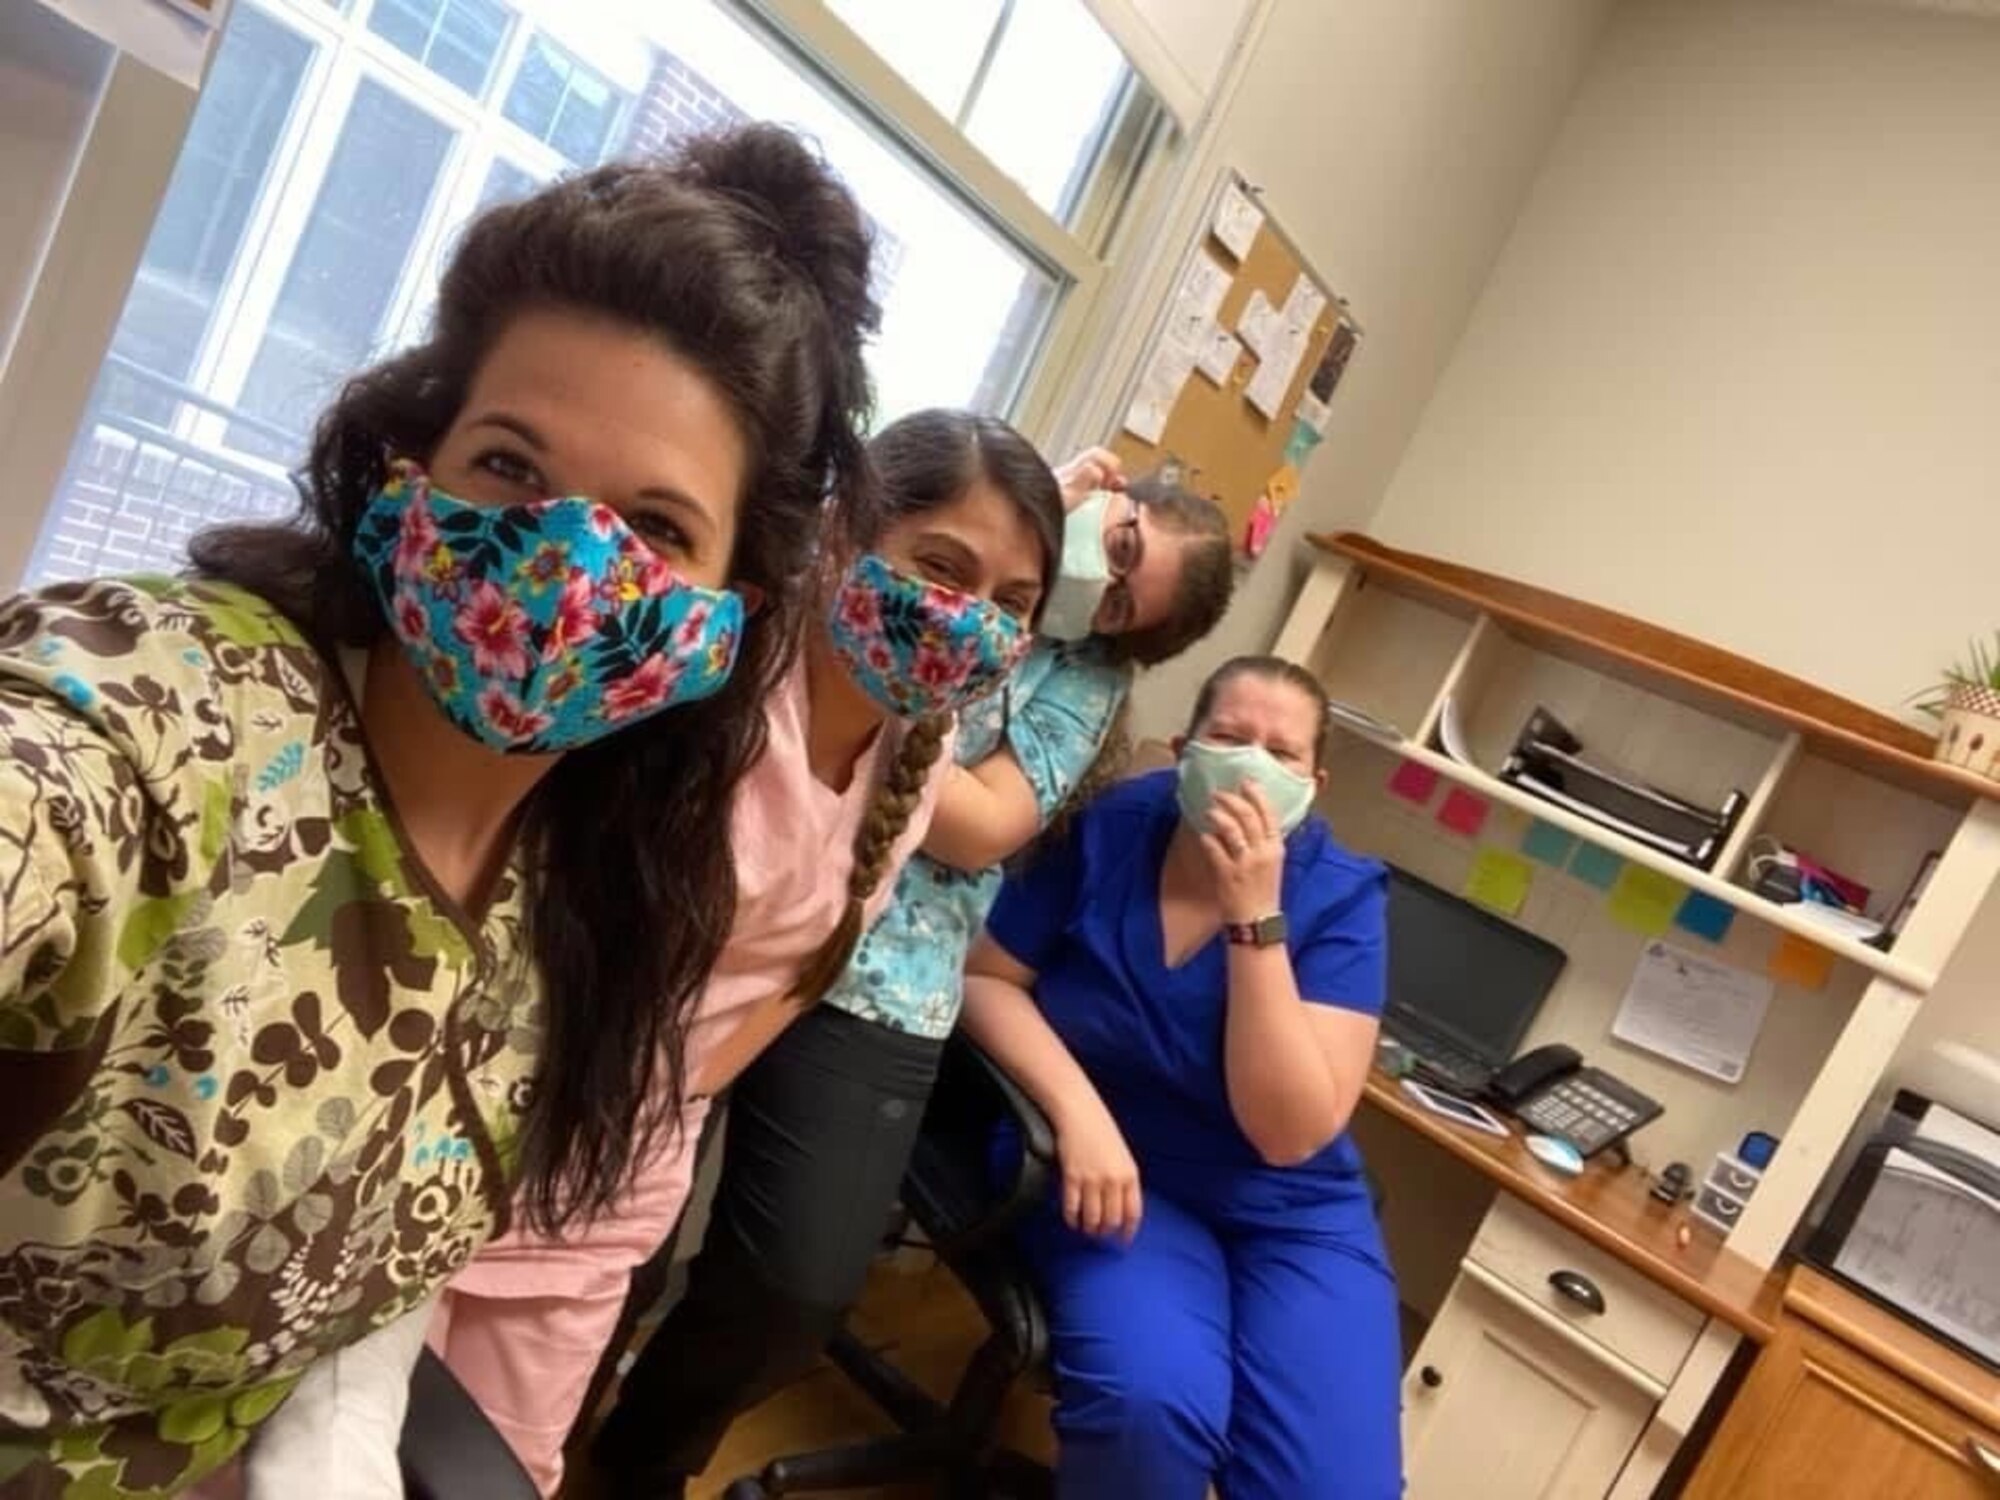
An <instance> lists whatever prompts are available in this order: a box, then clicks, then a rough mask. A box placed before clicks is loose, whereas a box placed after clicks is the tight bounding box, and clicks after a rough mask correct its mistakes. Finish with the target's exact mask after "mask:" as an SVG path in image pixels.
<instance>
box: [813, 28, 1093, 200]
mask: <svg viewBox="0 0 2000 1500" xmlns="http://www.w3.org/2000/svg"><path fill="white" fill-rule="evenodd" d="M828 3H829V6H830V8H831V9H832V11H833V12H834V14H835V15H837V16H838V17H840V19H841V20H842V21H844V22H846V24H847V25H849V26H851V27H853V28H854V31H855V33H856V34H857V35H859V36H860V37H861V39H862V40H863V41H865V42H867V43H868V45H869V46H870V47H872V48H874V50H875V51H876V52H878V53H880V54H881V56H882V59H883V61H885V62H886V63H888V64H889V65H890V66H891V67H892V68H894V69H895V70H896V71H897V72H898V73H899V74H901V75H902V77H903V79H904V80H905V81H906V82H908V83H909V84H910V85H911V86H912V87H914V88H915V89H916V90H917V91H918V92H919V93H921V94H922V95H923V96H924V97H925V98H926V99H928V100H929V101H930V102H931V103H932V104H933V105H934V106H936V108H937V109H938V110H939V112H941V113H942V114H944V115H946V116H947V117H948V118H950V119H951V120H953V121H954V122H956V123H957V124H958V125H959V126H960V127H961V128H962V129H963V130H964V131H965V133H966V135H967V136H968V137H970V139H971V141H972V143H973V144H974V145H975V146H978V147H979V148H980V149H981V150H982V151H984V152H985V153H986V154H987V155H988V156H989V157H991V158H992V159H993V162H994V164H995V165H996V166H998V167H999V168H1000V169H1001V170H1002V171H1004V172H1005V173H1006V174H1007V175H1008V176H1009V177H1012V178H1013V179H1014V180H1015V181H1016V182H1018V183H1019V184H1020V185H1021V186H1022V187H1023V188H1025V189H1027V191H1028V195H1029V196H1030V197H1032V198H1033V199H1034V200H1035V202H1036V203H1038V204H1040V205H1041V206H1042V207H1043V208H1044V209H1046V210H1047V211H1048V212H1049V213H1051V214H1053V215H1055V217H1056V218H1058V219H1061V220H1062V221H1063V222H1065V223H1070V222H1072V221H1073V220H1074V219H1075V217H1076V212H1077V209H1078V206H1079V203H1080V200H1081V196H1082V190H1083V188H1084V186H1085V185H1086V184H1085V179H1086V178H1087V176H1088V172H1089V168H1090V167H1091V166H1093V165H1094V164H1095V162H1096V160H1097V158H1098V157H1099V156H1100V154H1101V152H1102V149H1103V146H1104V143H1105V141H1106V139H1107V136H1108V133H1109V130H1110V127H1111V124H1112V121H1113V118H1114V116H1115V114H1116V112H1117V110H1118V107H1119V105H1120V103H1121V101H1122V100H1123V98H1124V97H1125V95H1126V93H1127V90H1128V86H1129V83H1130V80H1131V77H1132V70H1131V68H1130V67H1129V66H1127V64H1126V62H1125V58H1124V56H1123V54H1121V53H1120V52H1119V50H1118V48H1117V46H1116V44H1115V43H1113V41H1112V40H1111V38H1110V37H1109V36H1107V35H1106V34H1105V32H1104V28H1103V27H1101V26H1099V25H1098V24H1097V21H1096V19H1095V18H1094V17H1092V15H1091V14H1090V11H1089V8H1088V7H1087V6H1086V5H1085V4H1084V0H1006V3H1004V4H1002V3H999V0H976V3H954V4H950V5H925V6H921V7H918V6H913V5H911V4H909V3H908V0H828Z"/></svg>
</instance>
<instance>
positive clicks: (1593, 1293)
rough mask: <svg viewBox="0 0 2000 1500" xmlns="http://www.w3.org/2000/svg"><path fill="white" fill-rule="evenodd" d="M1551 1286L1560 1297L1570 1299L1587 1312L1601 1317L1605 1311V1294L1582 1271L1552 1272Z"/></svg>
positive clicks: (1550, 1274)
mask: <svg viewBox="0 0 2000 1500" xmlns="http://www.w3.org/2000/svg"><path fill="white" fill-rule="evenodd" d="M1549 1285H1550V1286H1552V1287H1554V1288H1555V1290H1556V1295H1557V1296H1558V1297H1567V1298H1569V1300H1570V1301H1572V1302H1574V1303H1575V1304H1576V1305H1577V1306H1578V1307H1581V1308H1582V1309H1583V1310H1584V1311H1585V1312H1594V1313H1598V1314H1600V1315H1601V1314H1602V1313H1603V1311H1604V1293H1602V1292H1600V1291H1599V1290H1598V1289H1597V1283H1596V1282H1594V1281H1592V1280H1591V1279H1590V1278H1589V1277H1588V1276H1586V1275H1584V1274H1583V1272H1581V1271H1551V1272H1549Z"/></svg>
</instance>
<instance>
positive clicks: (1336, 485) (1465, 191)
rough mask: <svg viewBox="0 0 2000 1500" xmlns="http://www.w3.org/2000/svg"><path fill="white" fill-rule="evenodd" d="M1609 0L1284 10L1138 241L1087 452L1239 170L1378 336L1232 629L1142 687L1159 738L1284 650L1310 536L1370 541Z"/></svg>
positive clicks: (1446, 0) (1117, 308)
mask: <svg viewBox="0 0 2000 1500" xmlns="http://www.w3.org/2000/svg"><path fill="white" fill-rule="evenodd" d="M1606 9H1607V0H1508V3H1506V4H1495V3H1493V0H1338V3H1334V0H1275V3H1274V4H1273V5H1272V6H1271V7H1270V9H1269V11H1268V13H1267V14H1266V16H1265V18H1264V20H1263V23H1262V25H1261V27H1260V28H1259V29H1258V30H1257V31H1256V32H1255V33H1254V41H1253V43H1252V50H1251V52H1250V54H1249V55H1248V57H1247V58H1246V59H1244V61H1243V62H1242V64H1241V67H1240V73H1239V77H1240V83H1239V84H1238V85H1237V87H1236V88H1235V90H1234V92H1233V94H1231V95H1229V96H1228V97H1227V98H1226V99H1225V100H1224V103H1223V105H1222V107H1221V109H1220V110H1219V112H1218V114H1217V115H1216V117H1215V118H1214V119H1212V120H1211V122H1210V123H1209V125H1208V126H1207V127H1206V129H1205V130H1204V132H1203V133H1202V135H1201V136H1200V137H1199V138H1198V139H1197V140H1196V141H1195V142H1194V144H1193V161H1192V163H1191V165H1190V168H1189V170H1188V172H1187V175H1186V178H1185V180H1184V183H1183V188H1182V191H1181V192H1180V194H1179V195H1178V196H1177V200H1176V202H1175V203H1174V204H1172V205H1170V207H1169V209H1168V210H1167V212H1165V213H1164V214H1163V215H1162V216H1161V217H1160V219H1158V220H1157V221H1154V222H1150V223H1147V224H1145V225H1142V226H1139V227H1138V231H1137V234H1136V235H1135V238H1137V239H1138V241H1139V248H1140V249H1142V250H1143V249H1145V248H1146V247H1148V246H1150V251H1151V253H1150V254H1147V255H1140V254H1130V255H1128V256H1127V262H1126V272H1125V277H1124V286H1123V288H1122V291H1123V296H1122V297H1121V296H1116V295H1114V296H1113V297H1111V298H1107V299H1106V300H1107V303H1108V304H1109V306H1108V308H1107V311H1106V314H1105V316H1104V318H1103V320H1102V323H1101V324H1100V326H1099V328H1098V329H1097V330H1096V331H1095V333H1096V339H1095V346H1096V348H1097V350H1098V357H1097V359H1096V360H1095V362H1094V364H1093V365H1092V367H1091V368H1089V369H1087V370H1085V371H1084V372H1083V374H1082V376H1081V377H1080V378H1079V379H1077V380H1076V381H1074V382H1073V383H1072V391H1073V393H1074V394H1073V396H1072V398H1071V399H1070V401H1069V402H1068V403H1067V404H1068V408H1069V411H1070V413H1071V418H1072V419H1071V421H1069V422H1068V423H1066V424H1065V426H1064V429H1063V431H1064V433H1065V435H1066V436H1067V437H1068V438H1069V439H1070V440H1083V439H1094V438H1097V437H1101V436H1102V435H1103V434H1105V433H1108V432H1111V431H1114V430H1115V429H1116V425H1117V419H1118V415H1119V409H1118V405H1117V398H1118V397H1119V395H1120V394H1121V392H1122V391H1123V390H1124V388H1125V383H1126V381H1127V379H1128V378H1129V376H1130V373H1131V370H1132V368H1133V366H1134V364H1135V363H1136V361H1137V358H1138V355H1139V352H1140V350H1141V348H1142V346H1143V343H1144V340H1145V338H1146V336H1147V334H1148V333H1149V332H1150V331H1151V329H1152V327H1153V315H1154V313H1155V311H1156V310H1157V308H1158V307H1159V305H1160V301H1161V299H1162V297H1163V296H1164V295H1165V293H1166V291H1167V289H1168V287H1169V286H1170V284H1171V278H1172V276H1173V274H1174V271H1175V269H1176V268H1177V266H1178V264H1179V259H1180V256H1181V254H1182V253H1183V252H1184V251H1185V249H1186V247H1187V245H1188V244H1189V243H1190V239H1191V236H1192V235H1193V233H1194V232H1195V228H1196V220H1197V218H1198V215H1199V212H1200V209H1201V208H1202V206H1203V205H1204V204H1205V203H1206V200H1207V197H1208V195H1209V192H1210V190H1211V189H1212V187H1213V185H1214V182H1215V178H1216V175H1217V173H1218V172H1219V171H1220V170H1221V169H1222V168H1223V167H1224V166H1230V167H1234V168H1235V169H1236V170H1238V171H1240V172H1242V173H1243V174H1244V175H1245V176H1246V177H1247V178H1248V179H1249V180H1250V181H1251V182H1253V183H1256V184H1257V185H1259V186H1260V187H1262V188H1263V189H1264V194H1265V202H1266V203H1267V205H1268V206H1269V208H1270V209H1271V211H1272V212H1273V213H1274V214H1275V215H1276V217H1277V218H1278V220H1279V221H1280V222H1281V223H1282V224H1283V226H1284V228H1285V230H1286V232H1287V233H1288V234H1290V235H1291V236H1292V238H1293V239H1294V240H1295V241H1296V242H1297V243H1298V245H1299V247H1300V248H1301V249H1302V250H1303V251H1304V252H1305V255H1306V258H1307V259H1308V260H1309V261H1310V262H1311V263H1312V264H1313V265H1314V266H1315V267H1316V268H1317V269H1318V270H1319V272H1320V273H1321V274H1322V275H1323V276H1324V277H1325V278H1326V279H1327V280H1328V281H1329V282H1330V283H1331V284H1332V286H1333V288H1334V289H1335V290H1336V291H1337V292H1339V293H1340V294H1342V295H1343V296H1346V297H1347V298H1349V299H1350V300H1351V301H1352V303H1353V305H1354V309H1355V313H1356V316H1357V317H1358V318H1359V319H1360V321H1361V323H1362V326H1363V327H1364V329H1365V330H1366V338H1365V339H1364V340H1363V343H1362V345H1361V348H1360V350H1359V351H1358V352H1357V353H1356V355H1355V357H1354V363H1353V364H1352V366H1351V367H1350V369H1349V372H1348V375H1347V378H1346V380H1345V381H1344V382H1343V384H1342V386H1341V389H1340V392H1339V395H1338V397H1337V398H1336V400H1335V403H1334V416H1333V420H1332V423H1331V425H1330V427H1329V428H1328V431H1327V437H1326V441H1325V442H1324V443H1323V444H1322V445H1321V447H1320V448H1319V450H1318V451H1317V452H1316V453H1315V454H1314V455H1313V458H1312V461H1311V463H1310V464H1309V465H1308V466H1307V468H1306V472H1305V481H1304V485H1303V487H1302V490H1301V493H1300V496H1299V499H1298V500H1297V501H1296V502H1295V503H1294V505H1293V507H1292V508H1291V510H1290V511H1289V512H1288V513H1287V514H1286V517H1285V520H1284V524H1283V527H1282V528H1281V530H1280V531H1279V533H1278V535H1277V537H1276V538H1275V539H1274V540H1273V542H1272V546H1271V549H1270V551H1268V552H1267V553H1266V554H1265V557H1264V558H1263V560H1262V561H1261V562H1260V563H1259V564H1258V565H1257V566H1256V567H1255V568H1254V569H1252V570H1251V572H1250V573H1249V574H1248V576H1247V578H1246V579H1245V580H1244V582H1243V583H1242V584H1241V585H1240V586H1239V597H1238V602H1237V604H1236V605H1235V607H1234V608H1233V609H1232V611H1231V613H1230V616H1229V618H1228V620H1227V621H1226V622H1225V623H1224V625H1223V627H1222V629H1221V630H1220V631H1218V632H1217V634H1216V635H1215V636H1214V637H1213V638H1211V640H1210V641H1208V642H1206V643H1205V644H1204V645H1203V646H1202V647H1200V648H1197V649H1196V650H1195V651H1193V652H1190V653H1189V654H1188V656H1187V657H1185V658H1183V659H1182V660H1181V661H1180V662H1178V663H1175V664H1173V665H1172V666H1169V667H1163V668H1161V669H1159V670H1158V671H1157V672H1155V673H1154V674H1152V676H1151V677H1150V678H1149V679H1148V681H1147V682H1145V683H1144V684H1142V686H1141V689H1140V691H1139V694H1138V696H1137V698H1136V700H1135V703H1136V707H1137V711H1138V727H1139V729H1140V731H1141V732H1143V733H1157V732H1166V731H1171V730H1172V729H1175V728H1178V727H1179V726H1178V722H1177V721H1178V720H1179V718H1180V717H1181V716H1182V714H1184V713H1185V711H1186V706H1187V704H1188V703H1189V702H1190V701H1191V700H1192V697H1193V689H1194V686H1195V685H1196V684H1197V683H1198V682H1199V680H1200V678H1201V676H1202V675H1203V674H1205V673H1206V672H1207V671H1208V669H1209V668H1210V667H1212V666H1213V665H1214V664H1215V663H1216V662H1217V661H1219V660H1221V659H1222V658H1224V657H1226V656H1230V655H1234V654H1236V653H1238V652H1240V651H1245V650H1261V649H1263V648H1264V647H1265V646H1267V645H1268V644H1269V642H1270V640H1271V637H1272V636H1273V634H1274V633H1275V631H1276V628H1277V625H1278V623H1279V622H1280V621H1281V620H1282V618H1283V615H1284V612H1285V610H1286V609H1287V608H1288V607H1289V604H1290V600H1291V595H1292V592H1293V589H1294V587H1295V585H1296V582H1297V578H1298V576H1299V564H1298V558H1297V550H1296V547H1295V546H1294V545H1293V543H1294V542H1295V539H1296V538H1297V537H1299V536H1301V535H1303V534H1304V532H1306V531H1311V530H1325V529H1331V528H1337V527H1343V526H1355V525H1359V524H1362V523H1363V522H1364V521H1365V520H1366V518H1367V516H1368V514H1369V513H1370V512H1371V511H1372V510H1373V508H1374V506H1375V504H1376V502H1377V500H1378V499H1379V498H1380V496H1381V494H1382V491H1383V489H1384V487H1385V486H1386V484H1387V483H1388V480H1389V477H1390V475H1391V473H1392V472H1393V470H1394V466H1395V463H1396V460H1397V458H1398V456H1399V455H1400V454H1401V452H1402V451H1403V448H1404V445H1405V444H1406V443H1407V442H1408V440H1409V435H1410V432H1411V431H1412V429H1413V428H1414V426H1415V424H1416V421H1417V418H1418V416H1419V414H1420V413H1421V412H1422V410H1423V407H1424V403H1425V402H1426V401H1427V400H1428V399H1429V397H1430V393H1431V391H1432V389H1433V387H1434V386H1435V384H1436V382H1437V378H1438V375H1439V372H1440V371H1441V370H1442V369H1443V367H1444V363H1445V360H1446V359H1447V357H1448V356H1449V354H1450V351H1451V349H1452V346H1453V345H1454V343H1455V342H1456V341H1457V339H1458V336H1459V333H1460V330H1461V329H1462V327H1463V325H1464V321H1465V319H1466V317H1467V315H1468V313H1469V312H1470V310H1471V308H1472V305H1473V302H1474V300H1475V299H1476V297H1477V296H1478V294H1479V289H1480V287H1481V286H1482V285H1483V284H1484V282H1485V280H1486V276H1487V273H1488V271H1489V269H1490V268H1491V266H1492V263H1493V260H1494V258H1495V256H1496V255H1497V254H1498V253H1499V251H1500V248H1501V246H1502V245H1503V244H1504V243H1505V241H1506V236H1507V233H1508V231H1509V229H1510V228H1511V226H1512V225H1513V223H1514V220H1515V218H1516V216H1517V214H1518V213H1519V211H1520V207H1521V203H1522V200H1523V197H1524V195H1525V194H1526V192H1527V190H1528V187H1529V185H1530V184H1531V183H1532V182H1533V180H1534V176H1535V172H1536V170H1537V168H1538V166H1539V164H1540V162H1541V160H1542V158H1543V155H1544V153H1545V152H1546V150H1547V146H1548V142H1549V140H1550V138H1551V137H1552V135H1553V134H1554V132H1555V130H1556V129H1557V127H1558V125H1559V124H1560V122H1561V120H1562V117H1563V113H1564V111H1565V109H1566V108H1567V106H1568V102H1569V98H1570V95H1571V92H1572V90H1573V89H1574V87H1575V85H1576V82H1577V80H1578V78H1579V77H1580V76H1581V74H1582V71H1583V68H1584V65H1585V62H1586V60H1587V58H1588V57H1589V55H1590V50H1591V47H1592V44H1593V42H1594V40H1595V38H1596V35H1597V33H1598V31H1599V29H1600V26H1601V23H1602V19H1603V16H1604V14H1605V12H1606Z"/></svg>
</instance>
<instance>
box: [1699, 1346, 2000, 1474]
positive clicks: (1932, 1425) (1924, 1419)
mask: <svg viewBox="0 0 2000 1500" xmlns="http://www.w3.org/2000/svg"><path fill="white" fill-rule="evenodd" d="M1745 1496H1757V1497H1760V1500H1761V1497H1770V1500H1791V1497H1793V1496H1796V1497H1798V1500H1995V1497H2000V1435H1996V1434H1994V1433H1992V1432H1989V1431H1986V1430H1985V1429H1983V1428H1980V1427H1978V1426H1975V1425H1974V1424H1973V1423H1972V1422H1971V1421H1970V1420H1969V1419H1968V1418H1966V1417H1965V1416H1964V1415H1962V1414H1961V1413H1959V1412H1958V1411H1956V1410H1954V1409H1953V1408H1951V1407H1948V1406H1946V1405H1944V1403H1942V1402H1940V1401H1935V1400H1932V1399H1931V1397H1929V1396H1928V1395H1926V1394H1924V1393H1923V1392H1922V1391H1919V1390H1917V1389H1916V1388H1915V1387H1913V1386H1911V1385H1909V1384H1908V1383H1907V1382H1905V1381H1903V1380H1902V1379H1900V1378H1899V1377H1897V1376H1896V1375H1895V1374H1893V1373H1892V1372H1890V1371H1889V1370H1886V1369H1884V1368H1883V1367H1882V1366H1880V1365H1878V1364H1876V1363H1875V1362H1874V1361H1873V1360H1871V1359H1869V1358H1867V1357H1866V1356H1864V1355H1861V1354H1859V1353H1856V1352H1855V1351H1854V1350H1852V1349H1850V1348H1848V1347H1847V1345H1845V1344H1843V1343H1840V1342H1839V1341H1838V1340H1836V1339H1833V1338H1830V1337H1828V1336H1827V1335H1826V1334H1823V1333H1821V1332H1820V1331H1819V1330H1818V1329H1817V1328H1814V1327H1812V1326H1811V1325H1809V1324H1806V1323H1801V1322H1799V1321H1798V1320H1797V1319H1795V1318H1789V1317H1788V1318H1786V1319H1785V1320H1784V1321H1783V1322H1782V1323H1781V1324H1780V1325H1779V1329H1778V1336H1777V1337H1776V1338H1775V1339H1773V1340H1772V1341H1771V1343H1769V1344H1768V1345H1766V1346H1765V1348H1764V1351H1763V1353H1761V1354H1759V1355H1758V1356H1757V1363H1756V1365H1755V1366H1754V1367H1753V1368H1752V1369H1751V1372H1750V1378H1749V1380H1748V1381H1746V1382H1745V1383H1744V1386H1743V1389H1742V1390H1741V1391H1740V1392H1739V1393H1738V1394H1737V1397H1736V1400H1735V1401H1734V1402H1733V1403H1732V1404H1731V1406H1730V1408H1729V1415H1728V1416H1727V1417H1725V1418H1724V1419H1723V1423H1722V1427H1721V1429H1720V1430H1719V1431H1718V1432H1717V1433H1716V1436H1715V1442H1714V1444H1713V1446H1711V1447H1710V1449H1709V1450H1708V1454H1707V1456H1706V1457H1705V1458H1703V1460H1702V1462H1701V1467H1700V1468H1699V1469H1698V1470H1696V1472H1695V1476H1694V1479H1693V1481H1692V1483H1691V1484H1690V1485H1689V1487H1688V1490H1687V1500H1741V1497H1745Z"/></svg>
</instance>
